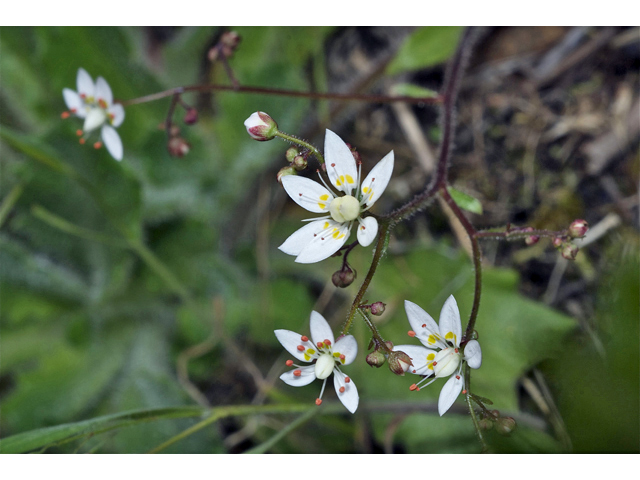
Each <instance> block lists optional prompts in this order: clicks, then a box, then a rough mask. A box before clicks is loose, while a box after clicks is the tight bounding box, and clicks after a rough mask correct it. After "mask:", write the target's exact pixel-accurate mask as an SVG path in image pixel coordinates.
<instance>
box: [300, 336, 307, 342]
mask: <svg viewBox="0 0 640 480" xmlns="http://www.w3.org/2000/svg"><path fill="white" fill-rule="evenodd" d="M300 340H302V341H303V342H308V341H309V337H307V336H306V335H302V336H301V337H300Z"/></svg>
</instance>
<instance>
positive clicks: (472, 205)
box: [447, 187, 482, 215]
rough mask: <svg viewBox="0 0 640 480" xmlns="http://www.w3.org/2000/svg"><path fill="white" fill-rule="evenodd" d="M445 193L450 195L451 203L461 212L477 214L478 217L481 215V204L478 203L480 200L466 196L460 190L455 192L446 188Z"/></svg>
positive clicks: (451, 188)
mask: <svg viewBox="0 0 640 480" xmlns="http://www.w3.org/2000/svg"><path fill="white" fill-rule="evenodd" d="M447 191H448V192H449V194H450V195H451V198H453V201H454V202H456V204H457V205H458V206H459V207H460V208H462V209H463V210H467V211H468V212H471V213H477V214H478V215H481V214H482V203H480V200H478V199H477V198H474V197H472V196H471V195H467V194H466V193H463V192H461V191H460V190H456V189H455V188H453V187H447Z"/></svg>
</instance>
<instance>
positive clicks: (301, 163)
mask: <svg viewBox="0 0 640 480" xmlns="http://www.w3.org/2000/svg"><path fill="white" fill-rule="evenodd" d="M291 165H292V166H293V168H295V169H296V170H298V171H299V172H300V171H302V170H304V169H305V168H307V159H306V158H304V157H303V156H302V155H296V157H295V158H294V159H293V162H291Z"/></svg>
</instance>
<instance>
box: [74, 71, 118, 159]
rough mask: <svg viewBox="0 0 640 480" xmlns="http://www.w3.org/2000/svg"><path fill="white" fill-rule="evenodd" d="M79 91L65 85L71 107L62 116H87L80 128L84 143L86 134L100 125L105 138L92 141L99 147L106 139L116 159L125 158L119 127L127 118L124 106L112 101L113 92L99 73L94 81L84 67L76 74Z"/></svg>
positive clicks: (108, 148) (102, 135) (81, 140)
mask: <svg viewBox="0 0 640 480" xmlns="http://www.w3.org/2000/svg"><path fill="white" fill-rule="evenodd" d="M76 86H77V89H78V90H77V91H74V90H71V89H70V88H65V89H63V90H62V96H63V97H64V101H65V103H66V104H67V108H68V109H69V110H68V111H65V112H63V113H62V118H68V117H70V116H72V115H73V116H75V117H78V118H82V119H84V125H83V127H82V130H78V131H77V133H78V136H79V137H81V138H80V143H85V142H86V139H87V137H88V136H89V135H90V134H91V133H92V132H94V131H97V130H98V128H100V136H101V138H102V142H100V141H97V142H95V143H94V144H93V146H94V147H95V148H100V147H101V146H102V144H103V143H104V146H105V147H106V148H107V150H108V151H109V153H110V154H111V156H112V157H113V158H115V159H116V160H122V153H123V151H122V141H121V140H120V136H119V135H118V132H117V131H116V128H117V127H119V126H120V125H121V124H122V122H123V121H124V108H123V107H122V105H120V104H119V103H113V94H112V93H111V87H109V84H108V83H107V81H106V80H105V79H104V78H102V77H98V78H97V79H96V81H95V83H94V82H93V79H92V78H91V75H89V74H88V73H87V71H86V70H85V69H83V68H80V69H78V75H77V78H76Z"/></svg>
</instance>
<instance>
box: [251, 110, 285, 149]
mask: <svg viewBox="0 0 640 480" xmlns="http://www.w3.org/2000/svg"><path fill="white" fill-rule="evenodd" d="M244 126H245V127H246V129H247V133H248V134H249V135H250V136H251V138H253V139H254V140H257V141H259V142H266V141H267V140H273V139H274V138H275V136H276V133H277V132H278V124H277V123H276V121H275V120H274V119H273V118H271V117H270V116H269V115H267V114H266V113H264V112H254V113H252V114H251V116H250V117H249V118H247V119H246V120H245V121H244Z"/></svg>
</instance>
